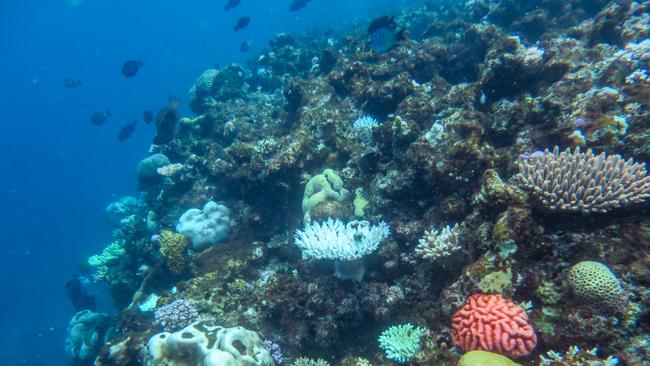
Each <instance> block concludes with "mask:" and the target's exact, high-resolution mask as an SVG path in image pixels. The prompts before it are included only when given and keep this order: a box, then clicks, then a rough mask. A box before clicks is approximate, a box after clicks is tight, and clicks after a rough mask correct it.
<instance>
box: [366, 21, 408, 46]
mask: <svg viewBox="0 0 650 366" xmlns="http://www.w3.org/2000/svg"><path fill="white" fill-rule="evenodd" d="M368 35H369V37H370V47H372V49H373V50H374V51H375V52H387V51H389V50H390V49H392V48H393V47H395V46H397V44H398V42H399V41H401V40H403V39H405V38H406V37H405V36H404V30H403V29H398V27H397V23H395V17H394V16H383V17H379V18H376V19H374V20H373V21H372V22H371V23H370V25H369V26H368Z"/></svg>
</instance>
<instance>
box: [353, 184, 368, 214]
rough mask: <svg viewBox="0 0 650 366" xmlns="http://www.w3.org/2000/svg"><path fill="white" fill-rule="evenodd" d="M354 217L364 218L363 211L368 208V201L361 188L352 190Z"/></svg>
mask: <svg viewBox="0 0 650 366" xmlns="http://www.w3.org/2000/svg"><path fill="white" fill-rule="evenodd" d="M353 203H354V216H357V217H363V216H365V212H364V210H365V209H366V206H368V200H367V199H366V195H365V193H364V192H363V188H357V189H355V190H354V202H353Z"/></svg>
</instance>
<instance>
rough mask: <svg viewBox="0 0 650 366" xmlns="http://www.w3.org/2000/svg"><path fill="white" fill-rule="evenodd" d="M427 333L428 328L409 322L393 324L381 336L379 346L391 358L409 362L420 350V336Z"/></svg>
mask: <svg viewBox="0 0 650 366" xmlns="http://www.w3.org/2000/svg"><path fill="white" fill-rule="evenodd" d="M425 333H426V329H424V328H420V327H416V326H414V325H412V324H409V323H407V324H401V325H397V326H392V327H390V328H388V329H386V330H385V331H384V332H383V333H382V334H381V336H379V346H380V347H381V349H383V350H384V352H386V356H387V357H388V358H389V359H391V360H393V361H397V362H400V363H407V362H409V361H410V360H411V359H412V358H413V356H415V353H417V351H419V350H420V338H421V337H422V335H423V334H425Z"/></svg>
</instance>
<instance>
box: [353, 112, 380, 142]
mask: <svg viewBox="0 0 650 366" xmlns="http://www.w3.org/2000/svg"><path fill="white" fill-rule="evenodd" d="M377 126H379V122H378V121H377V120H376V119H374V118H373V117H371V116H363V117H359V118H357V119H356V120H355V121H354V123H353V124H352V127H353V128H354V131H355V133H356V134H357V137H359V139H361V141H362V142H363V143H364V144H366V145H369V144H371V143H372V129H373V128H375V127H377Z"/></svg>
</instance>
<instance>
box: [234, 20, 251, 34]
mask: <svg viewBox="0 0 650 366" xmlns="http://www.w3.org/2000/svg"><path fill="white" fill-rule="evenodd" d="M250 22H251V18H250V17H241V18H239V20H237V24H235V26H234V27H233V29H234V30H235V32H239V31H240V30H242V29H244V28H246V27H248V23H250Z"/></svg>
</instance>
